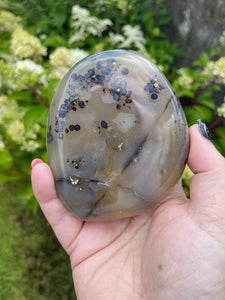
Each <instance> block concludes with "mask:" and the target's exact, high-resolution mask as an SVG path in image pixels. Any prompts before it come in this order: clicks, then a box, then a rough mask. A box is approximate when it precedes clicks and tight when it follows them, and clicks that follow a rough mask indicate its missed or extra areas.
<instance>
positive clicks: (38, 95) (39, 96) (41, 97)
mask: <svg viewBox="0 0 225 300" xmlns="http://www.w3.org/2000/svg"><path fill="white" fill-rule="evenodd" d="M27 86H28V88H29V89H30V90H31V91H32V92H33V94H34V95H35V96H37V97H38V98H39V99H40V100H41V101H42V102H43V103H44V104H45V105H46V106H47V107H48V108H49V106H50V104H49V103H48V101H47V100H46V99H45V98H44V97H43V96H42V95H41V94H40V93H39V92H38V91H37V89H36V88H35V87H34V86H33V85H32V84H28V85H27Z"/></svg>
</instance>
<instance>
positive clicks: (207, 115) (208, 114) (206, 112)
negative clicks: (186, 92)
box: [193, 105, 212, 123]
mask: <svg viewBox="0 0 225 300" xmlns="http://www.w3.org/2000/svg"><path fill="white" fill-rule="evenodd" d="M193 108H194V110H195V111H196V112H197V113H198V114H199V119H202V120H203V121H204V122H206V123H210V122H211V121H212V111H211V110H210V109H209V108H207V107H204V106H202V105H195V106H194V107H193Z"/></svg>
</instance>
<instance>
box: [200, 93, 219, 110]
mask: <svg viewBox="0 0 225 300" xmlns="http://www.w3.org/2000/svg"><path fill="white" fill-rule="evenodd" d="M198 103H199V104H202V105H204V106H206V107H208V108H211V109H215V108H216V104H215V100H214V99H213V98H212V93H211V91H209V90H206V91H203V92H202V93H201V94H200V95H199V97H198Z"/></svg>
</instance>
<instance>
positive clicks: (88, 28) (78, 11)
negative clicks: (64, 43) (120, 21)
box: [69, 5, 112, 44]
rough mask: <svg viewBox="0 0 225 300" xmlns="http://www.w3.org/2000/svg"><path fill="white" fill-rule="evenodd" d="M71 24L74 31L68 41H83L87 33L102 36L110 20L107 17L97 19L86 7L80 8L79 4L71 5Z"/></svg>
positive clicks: (109, 24)
mask: <svg viewBox="0 0 225 300" xmlns="http://www.w3.org/2000/svg"><path fill="white" fill-rule="evenodd" d="M72 20H73V22H72V24H71V27H72V28H74V29H75V33H74V34H73V35H72V37H71V38H70V40H69V43H70V44H72V43H73V42H77V41H83V40H85V39H86V38H87V37H88V36H89V35H93V36H99V37H101V36H102V32H103V31H104V30H106V29H107V27H108V26H111V25H112V21H111V20H109V19H103V20H101V19H99V18H97V17H94V16H91V15H90V12H89V11H88V10H87V9H86V8H82V7H80V6H79V5H74V6H73V7H72Z"/></svg>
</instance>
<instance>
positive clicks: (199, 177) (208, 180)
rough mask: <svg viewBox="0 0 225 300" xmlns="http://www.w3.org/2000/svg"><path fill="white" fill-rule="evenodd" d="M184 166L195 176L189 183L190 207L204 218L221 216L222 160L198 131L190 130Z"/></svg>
mask: <svg viewBox="0 0 225 300" xmlns="http://www.w3.org/2000/svg"><path fill="white" fill-rule="evenodd" d="M189 134H190V152H189V157H188V165H189V167H190V169H191V170H192V172H193V173H194V174H195V175H194V176H193V177H192V180H191V187H190V198H191V202H190V206H191V207H192V208H194V209H197V210H198V212H201V213H203V214H205V215H211V216H218V215H223V216H224V214H225V159H224V157H223V156H222V155H221V154H220V153H219V152H218V151H217V150H216V148H215V147H214V145H213V144H212V143H211V142H210V141H209V140H207V139H206V138H205V137H204V136H203V135H202V134H201V131H200V128H199V125H193V126H192V127H191V128H190V130H189Z"/></svg>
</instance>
